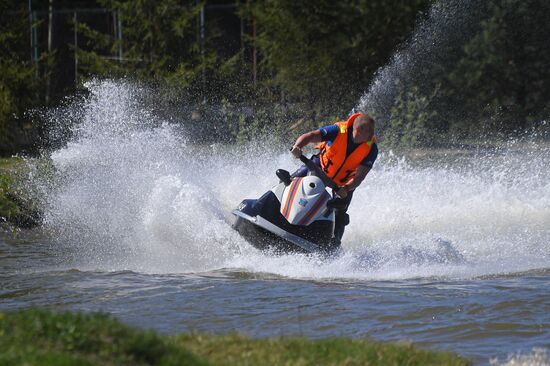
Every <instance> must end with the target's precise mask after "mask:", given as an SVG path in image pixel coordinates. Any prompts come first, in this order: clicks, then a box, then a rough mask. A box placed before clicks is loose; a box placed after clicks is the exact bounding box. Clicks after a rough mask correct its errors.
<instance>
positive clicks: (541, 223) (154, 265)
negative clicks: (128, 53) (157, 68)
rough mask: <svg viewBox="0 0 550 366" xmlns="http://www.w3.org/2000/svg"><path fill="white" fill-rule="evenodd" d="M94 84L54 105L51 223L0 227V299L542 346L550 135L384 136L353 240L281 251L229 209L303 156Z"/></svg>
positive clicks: (466, 349)
mask: <svg viewBox="0 0 550 366" xmlns="http://www.w3.org/2000/svg"><path fill="white" fill-rule="evenodd" d="M88 88H89V90H90V95H89V96H87V97H85V98H83V99H81V100H79V101H76V102H74V103H73V104H71V105H69V106H67V107H66V108H65V109H63V110H57V111H54V112H55V113H54V114H53V115H52V116H51V120H52V121H53V122H56V119H57V122H56V123H58V122H59V121H65V122H66V121H67V120H70V121H72V125H71V126H70V127H69V128H70V130H71V131H72V137H71V138H70V139H69V140H68V141H66V143H65V144H63V145H62V147H60V148H58V149H55V150H53V151H51V152H48V153H45V154H44V155H45V156H44V158H42V159H40V161H35V160H33V161H29V166H30V168H31V170H30V174H29V183H28V190H29V192H33V194H35V195H36V196H37V200H38V201H40V203H41V204H42V205H43V208H44V224H43V226H42V227H41V228H39V229H35V230H32V231H28V232H19V233H17V235H15V236H14V233H13V232H12V231H11V230H9V229H6V230H5V231H4V232H3V233H2V234H1V236H0V280H1V287H0V311H10V310H16V309H22V308H27V307H32V306H40V307H46V308H49V309H54V310H79V311H102V312H107V313H110V314H113V315H114V316H115V317H117V318H119V319H121V320H122V321H124V322H127V323H129V324H132V325H136V326H139V327H147V328H152V329H156V330H158V331H160V332H162V333H167V334H175V333H179V332H185V331H190V330H196V331H205V332H211V333H226V332H235V331H236V332H241V333H245V334H249V335H251V336H258V337H266V336H281V335H304V336H308V337H311V338H322V337H331V336H349V337H370V338H372V339H375V340H383V341H407V342H409V341H410V342H413V343H415V344H417V345H419V346H421V347H425V348H431V349H440V350H450V351H454V352H457V353H459V354H461V355H465V356H468V357H471V358H472V359H473V360H474V361H475V362H476V363H477V364H488V363H489V362H490V360H491V359H494V358H497V357H498V359H499V362H504V361H506V360H507V358H508V356H510V355H514V354H517V353H519V352H521V353H523V354H526V355H527V356H526V360H527V361H526V364H529V363H534V362H536V360H537V359H543V360H544V359H545V357H546V352H547V351H545V349H548V348H550V294H549V292H548V289H549V288H550V252H549V248H550V169H549V168H550V149H549V148H548V146H546V145H542V144H536V143H527V142H510V143H508V144H504V145H502V146H497V147H494V146H493V147H492V148H490V149H484V150H481V149H470V150H449V151H441V150H439V151H424V152H422V154H419V153H418V152H416V153H415V154H412V153H406V154H399V155H397V154H393V153H392V152H389V151H383V150H382V153H381V155H380V157H379V160H378V161H377V163H376V164H375V168H374V169H373V171H372V172H371V173H370V174H369V176H368V177H367V179H366V181H365V182H364V183H363V185H362V186H361V187H360V188H359V189H358V191H357V192H356V194H355V197H354V200H353V202H352V205H351V207H350V211H349V213H350V216H351V223H350V225H349V226H348V228H347V231H346V234H345V236H344V240H343V250H342V253H340V254H339V255H338V256H336V257H334V258H328V259H327V258H321V257H317V256H308V255H286V256H277V255H270V254H267V253H261V252H259V251H257V250H255V249H253V248H252V247H251V246H250V245H248V243H246V242H245V241H244V240H243V239H242V238H241V237H239V235H238V234H236V233H235V232H234V231H233V230H232V229H231V227H230V224H229V222H230V214H229V213H230V211H231V209H232V208H234V207H235V206H236V205H237V204H238V203H239V202H240V201H241V200H242V199H243V198H254V197H257V196H258V195H260V194H261V193H262V192H263V191H265V190H267V189H268V188H269V187H270V186H271V185H272V184H274V183H275V180H276V178H275V175H274V171H275V169H276V168H281V167H282V168H286V169H288V170H292V169H294V168H296V167H297V166H298V164H297V162H296V161H294V160H292V159H291V157H290V156H288V154H287V153H285V152H284V151H285V150H284V149H282V148H280V147H279V148H272V147H270V146H269V145H268V144H266V143H262V142H261V141H253V142H250V144H249V145H246V146H243V147H240V148H228V147H227V146H221V145H220V146H218V145H212V146H200V147H197V146H195V145H193V141H192V138H190V136H189V135H188V134H186V133H185V131H183V130H180V129H178V128H175V127H174V126H173V124H169V123H165V122H164V121H159V120H158V118H157V117H155V116H154V115H153V114H152V113H150V112H149V111H148V110H147V108H144V107H143V106H142V105H141V104H140V102H139V98H137V97H136V94H139V92H140V91H139V90H137V91H136V89H135V87H133V86H131V85H127V84H121V83H114V82H99V83H92V84H89V85H88ZM153 122H154V123H153ZM44 160H45V161H47V164H44ZM44 165H46V166H47V167H48V168H47V173H44V172H43V171H42V170H41V169H42V168H40V167H43V166H44ZM541 349H542V350H541ZM516 359H519V358H518V356H516ZM495 362H496V361H495Z"/></svg>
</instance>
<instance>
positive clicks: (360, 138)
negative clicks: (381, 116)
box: [353, 114, 374, 144]
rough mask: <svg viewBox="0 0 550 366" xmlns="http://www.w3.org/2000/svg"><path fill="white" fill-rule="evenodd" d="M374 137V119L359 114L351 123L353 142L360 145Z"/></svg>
mask: <svg viewBox="0 0 550 366" xmlns="http://www.w3.org/2000/svg"><path fill="white" fill-rule="evenodd" d="M373 137H374V119H372V118H371V117H369V116H367V115H366V114H361V115H359V116H357V118H355V120H354V121H353V142H355V143H356V144H360V143H363V142H367V141H370V140H372V138H373Z"/></svg>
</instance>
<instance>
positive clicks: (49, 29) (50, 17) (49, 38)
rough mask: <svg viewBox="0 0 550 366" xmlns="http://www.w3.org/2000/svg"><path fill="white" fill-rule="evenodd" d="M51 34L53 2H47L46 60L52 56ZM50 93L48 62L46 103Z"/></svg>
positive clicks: (51, 0)
mask: <svg viewBox="0 0 550 366" xmlns="http://www.w3.org/2000/svg"><path fill="white" fill-rule="evenodd" d="M52 32H53V0H50V1H49V6H48V58H50V57H51V56H52ZM50 92H51V68H50V63H49V62H48V72H47V73H46V103H49V101H50Z"/></svg>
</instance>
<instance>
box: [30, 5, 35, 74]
mask: <svg viewBox="0 0 550 366" xmlns="http://www.w3.org/2000/svg"><path fill="white" fill-rule="evenodd" d="M29 35H30V36H31V63H33V62H34V52H33V49H34V38H33V37H32V0H29Z"/></svg>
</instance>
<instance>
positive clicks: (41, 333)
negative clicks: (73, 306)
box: [0, 310, 470, 366]
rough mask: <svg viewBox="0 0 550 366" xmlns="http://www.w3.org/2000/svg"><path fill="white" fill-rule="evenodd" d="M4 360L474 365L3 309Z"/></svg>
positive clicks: (355, 347)
mask: <svg viewBox="0 0 550 366" xmlns="http://www.w3.org/2000/svg"><path fill="white" fill-rule="evenodd" d="M0 345H1V347H2V352H0V365H56V366H57V365H208V364H211V365H365V364H368V365H469V364H470V362H469V361H468V360H466V359H463V358H460V357H457V356H455V355H452V354H450V353H441V352H434V351H425V350H419V349H416V348H414V347H413V346H411V345H406V344H384V343H377V342H371V341H368V340H351V339H345V338H334V339H325V340H318V341H311V340H307V339H305V338H277V339H251V338H248V337H244V336H239V335H228V336H210V335H199V334H185V335H180V336H177V337H166V336H160V335H157V334H156V333H154V332H152V331H142V330H137V329H134V328H131V327H128V326H126V325H123V324H121V323H120V322H118V321H116V320H114V319H112V318H110V317H109V316H107V315H102V314H90V315H85V314H73V313H52V312H47V311H43V310H25V311H19V312H15V313H0Z"/></svg>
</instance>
